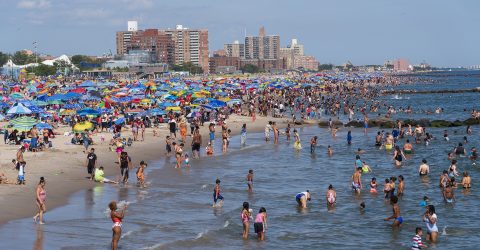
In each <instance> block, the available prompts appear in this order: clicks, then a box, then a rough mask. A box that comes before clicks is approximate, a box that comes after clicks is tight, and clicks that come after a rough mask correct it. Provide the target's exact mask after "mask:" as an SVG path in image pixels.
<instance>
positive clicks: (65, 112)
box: [60, 109, 75, 115]
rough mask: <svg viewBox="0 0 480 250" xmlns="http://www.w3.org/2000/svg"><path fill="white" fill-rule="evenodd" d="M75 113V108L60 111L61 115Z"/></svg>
mask: <svg viewBox="0 0 480 250" xmlns="http://www.w3.org/2000/svg"><path fill="white" fill-rule="evenodd" d="M73 114H75V110H71V109H65V110H63V111H62V112H60V115H73Z"/></svg>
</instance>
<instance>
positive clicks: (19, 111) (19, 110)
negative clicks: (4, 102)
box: [7, 103, 32, 115]
mask: <svg viewBox="0 0 480 250" xmlns="http://www.w3.org/2000/svg"><path fill="white" fill-rule="evenodd" d="M31 113H32V111H31V110H30V109H29V108H27V107H25V105H23V104H21V103H17V105H14V106H12V107H11V108H10V109H9V110H8V111H7V114H16V115H24V114H31Z"/></svg>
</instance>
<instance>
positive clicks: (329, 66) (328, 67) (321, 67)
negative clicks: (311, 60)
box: [318, 63, 334, 70]
mask: <svg viewBox="0 0 480 250" xmlns="http://www.w3.org/2000/svg"><path fill="white" fill-rule="evenodd" d="M333 67H334V66H333V64H331V63H329V64H320V65H319V66H318V70H332V69H333Z"/></svg>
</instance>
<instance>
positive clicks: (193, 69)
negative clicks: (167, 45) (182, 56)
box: [170, 62, 203, 75]
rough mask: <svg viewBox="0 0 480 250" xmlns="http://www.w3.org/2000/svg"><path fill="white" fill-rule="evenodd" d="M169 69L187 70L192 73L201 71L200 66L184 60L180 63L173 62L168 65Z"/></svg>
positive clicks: (200, 72)
mask: <svg viewBox="0 0 480 250" xmlns="http://www.w3.org/2000/svg"><path fill="white" fill-rule="evenodd" d="M170 69H171V70H172V71H188V72H189V73H190V74H192V75H195V74H202V73H203V69H202V68H201V67H199V66H196V65H194V64H193V63H191V62H186V63H184V64H182V65H177V64H174V65H172V66H170Z"/></svg>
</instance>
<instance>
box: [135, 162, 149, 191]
mask: <svg viewBox="0 0 480 250" xmlns="http://www.w3.org/2000/svg"><path fill="white" fill-rule="evenodd" d="M146 167H147V163H145V162H144V161H141V162H140V166H139V167H138V169H137V185H138V186H139V187H142V188H144V187H145V175H144V173H143V172H144V171H145V168H146Z"/></svg>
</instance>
